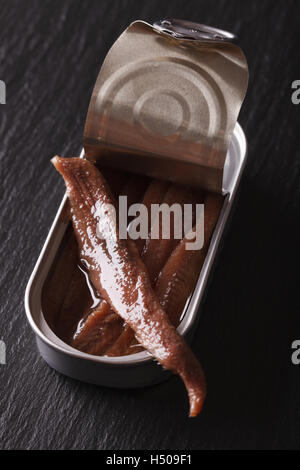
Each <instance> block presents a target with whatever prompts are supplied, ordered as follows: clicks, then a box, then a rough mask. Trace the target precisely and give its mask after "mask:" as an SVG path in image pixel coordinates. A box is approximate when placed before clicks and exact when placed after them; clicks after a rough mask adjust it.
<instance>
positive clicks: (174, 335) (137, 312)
mask: <svg viewBox="0 0 300 470" xmlns="http://www.w3.org/2000/svg"><path fill="white" fill-rule="evenodd" d="M52 162H53V164H54V166H55V167H56V169H57V170H58V171H59V173H60V174H61V175H62V177H63V178H64V180H65V183H66V187H67V194H68V197H69V200H70V203H71V218H72V222H73V227H74V231H75V234H76V237H77V242H78V245H79V250H80V258H81V261H82V262H83V263H84V264H85V266H86V268H87V270H88V272H89V277H90V280H91V282H92V284H93V285H94V287H95V289H96V290H97V292H99V293H100V295H101V296H102V297H103V299H104V300H106V301H107V302H108V303H109V304H110V306H111V307H112V309H113V310H114V311H115V312H116V313H118V315H119V316H120V317H122V318H123V320H124V321H126V322H127V324H128V325H129V326H130V327H131V328H132V329H133V330H134V331H135V335H136V338H137V340H138V341H139V342H140V344H141V345H143V346H144V347H145V348H146V349H147V350H148V351H150V352H151V353H152V354H153V356H154V357H155V358H156V359H157V360H158V362H159V363H160V364H161V365H162V366H163V367H164V368H166V369H169V370H171V371H173V372H174V373H177V374H178V375H179V376H180V377H181V378H182V380H183V382H184V383H185V386H186V389H187V392H188V396H189V401H190V416H196V415H197V414H198V413H199V412H200V411H201V409H202V406H203V402H204V399H205V395H206V383H205V377H204V373H203V370H202V367H201V365H200V363H199V362H198V360H197V358H196V357H195V355H194V354H193V352H192V351H191V349H190V348H189V347H188V345H187V344H186V343H185V341H184V340H183V338H182V337H181V336H180V335H179V334H178V332H177V331H176V329H175V328H174V326H173V325H172V324H171V322H170V321H169V319H168V317H167V315H166V313H165V311H164V310H163V309H162V307H161V305H160V303H159V300H158V298H157V296H156V294H155V293H154V291H153V290H152V287H151V282H150V279H149V276H148V273H147V270H146V268H145V265H144V264H143V262H142V260H141V258H140V255H139V252H138V249H137V247H136V246H135V244H134V243H133V242H132V241H131V240H129V239H121V238H120V236H119V232H118V224H117V220H116V218H115V217H114V216H113V215H114V213H113V210H112V207H113V206H114V205H115V201H114V199H113V196H112V195H111V191H110V189H109V187H108V185H107V183H106V181H105V180H104V178H103V176H102V175H101V173H100V172H99V171H98V170H97V169H96V168H95V167H94V166H93V164H92V163H90V162H88V161H87V160H83V159H79V158H68V159H65V158H59V157H55V158H54V159H53V160H52ZM99 222H100V223H99Z"/></svg>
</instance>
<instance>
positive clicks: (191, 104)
mask: <svg viewBox="0 0 300 470" xmlns="http://www.w3.org/2000/svg"><path fill="white" fill-rule="evenodd" d="M233 39H234V36H233V35H231V34H230V33H227V32H225V31H222V30H217V29H215V28H211V27H208V26H204V25H198V24H195V23H191V22H186V21H182V20H162V21H160V22H157V23H155V24H154V25H153V26H152V25H150V24H148V23H145V22H143V21H135V22H134V23H132V24H131V25H130V26H129V27H128V28H127V29H126V30H125V31H124V32H123V33H122V34H121V36H120V37H119V38H118V39H117V41H116V42H115V43H114V45H113V46H112V48H111V49H110V51H109V52H108V54H107V56H106V58H105V60H104V63H103V65H102V68H101V70H100V73H99V75H98V78H97V81H96V85H95V88H94V91H93V94H92V98H91V102H90V106H89V110H88V115H87V120H86V126H85V132H84V147H85V152H86V155H87V158H90V159H92V160H99V159H100V161H101V164H102V165H103V166H109V167H112V168H119V169H123V170H127V171H133V172H136V173H141V174H147V175H149V176H151V177H155V178H160V179H167V180H170V181H176V182H179V183H183V184H190V185H193V186H197V187H199V186H200V187H202V188H203V189H207V190H210V191H216V192H221V191H222V182H223V169H224V164H225V158H226V153H227V149H228V145H229V142H230V138H231V135H232V132H233V129H234V127H235V124H236V121H237V117H238V113H239V111H240V107H241V105H242V102H243V99H244V96H245V93H246V89H247V84H248V67H247V62H246V59H245V56H244V54H243V52H242V50H241V49H240V48H239V47H238V46H236V45H235V44H232V43H231V42H230V41H231V40H233Z"/></svg>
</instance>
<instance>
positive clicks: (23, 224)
mask: <svg viewBox="0 0 300 470" xmlns="http://www.w3.org/2000/svg"><path fill="white" fill-rule="evenodd" d="M162 17H179V18H180V17H181V18H186V19H193V20H195V21H200V22H203V23H207V24H213V25H216V26H219V27H223V28H225V29H229V30H233V31H235V32H236V33H237V34H238V35H239V38H240V44H241V45H242V47H243V48H244V50H245V52H246V55H247V57H248V60H249V66H250V72H251V75H250V86H249V92H248V95H247V99H246V102H245V105H244V107H243V111H242V113H241V116H240V122H241V123H242V125H243V126H244V128H245V130H246V133H247V136H248V140H249V161H248V164H247V168H246V171H245V175H244V177H243V180H242V184H241V191H240V199H239V202H238V205H237V209H236V212H235V215H234V218H233V220H232V225H231V229H230V231H229V233H228V236H227V239H226V242H225V246H224V250H223V252H222V254H221V257H220V259H219V263H218V266H217V269H216V271H215V275H214V278H213V281H212V283H211V285H210V287H209V290H208V295H207V300H206V303H205V305H204V307H203V315H202V317H201V321H200V326H199V329H198V332H197V334H196V338H195V341H194V349H195V351H196V353H197V355H198V356H199V357H200V358H201V361H202V363H203V365H204V368H205V370H206V373H207V379H208V386H209V394H208V399H207V403H206V406H205V410H204V412H203V414H202V415H201V416H200V417H199V418H197V419H194V420H191V419H189V418H188V417H187V399H186V396H185V392H184V388H183V386H182V384H181V383H180V381H179V379H177V378H175V377H174V378H172V379H171V380H169V381H168V382H166V383H164V384H162V385H158V386H155V387H150V388H145V389H143V390H127V391H123V390H121V391H120V390H113V389H105V388H101V387H96V386H92V385H86V384H83V383H79V382H76V381H74V380H71V379H68V378H66V377H63V376H61V375H59V374H58V373H56V372H54V371H53V370H51V369H50V368H49V367H48V366H47V365H46V364H45V363H44V362H43V360H42V359H41V358H40V357H39V355H38V353H37V351H36V347H35V340H34V335H33V333H32V331H31V329H30V327H29V325H28V324H27V321H26V318H25V312H24V307H23V296H24V290H25V287H26V283H27V280H28V278H29V276H30V273H31V271H32V269H33V266H34V263H35V261H36V259H37V256H38V254H39V252H40V249H41V247H42V245H43V242H44V240H45V237H46V235H47V231H48V230H49V227H50V224H51V221H52V220H53V217H54V215H55V213H56V210H57V207H58V204H59V202H60V200H61V197H62V195H63V191H64V190H63V184H62V182H61V181H60V179H59V178H58V176H57V174H56V173H55V171H54V170H53V168H52V167H51V166H50V165H49V159H50V157H51V156H53V155H54V154H56V153H59V154H62V155H76V154H77V153H78V151H79V149H80V146H81V136H82V132H83V125H84V120H85V113H86V110H87V106H88V103H89V98H90V94H91V91H92V87H93V84H94V81H95V79H96V76H97V72H98V69H99V67H100V64H101V62H102V60H103V58H104V57H105V54H106V52H107V50H108V47H109V46H110V45H111V44H112V42H113V40H114V39H116V38H117V36H118V35H119V34H120V33H121V32H122V30H123V29H124V28H125V27H126V26H127V25H128V24H129V23H130V22H131V21H132V20H134V19H145V20H148V21H153V20H155V19H158V18H162ZM299 18H300V4H299V2H297V1H294V2H293V1H285V2H279V1H268V0H263V1H261V0H260V1H256V0H252V1H247V2H241V1H238V0H237V1H235V0H229V1H228V0H226V1H225V0H220V1H213V0H209V1H208V0H197V1H180V0H177V1H172V2H162V1H161V0H151V2H150V1H147V2H146V1H145V0H144V1H133V0H127V1H126V0H122V1H117V0H113V1H104V0H102V1H93V0H89V1H56V0H51V1H50V0H43V1H41V0H36V1H35V0H26V1H25V0H9V1H1V2H0V61H1V62H0V79H1V80H4V81H5V82H6V85H7V104H6V105H0V136H1V144H0V157H1V190H2V191H1V193H2V198H1V211H0V216H1V244H0V250H1V317H0V339H2V340H3V341H5V343H6V345H7V364H6V365H5V366H4V365H0V375H1V383H0V387H1V393H0V447H1V448H3V449H12V448H17V449H254V448H257V449H262V448H263V449H266V448H267V449H269V448H272V449H280V448H285V449H286V448H289V449H295V448H299V447H300V445H299V444H300V414H299V409H300V366H299V367H298V368H297V367H296V366H293V365H292V364H291V360H290V355H291V342H292V341H293V340H294V339H298V338H300V317H299V302H298V296H299V288H298V279H299V274H298V273H297V270H296V268H298V259H297V253H298V252H299V250H298V240H299V230H298V228H297V226H296V222H297V219H298V217H299V202H300V182H299V157H300V151H299V124H300V122H299V117H300V107H299V108H297V106H294V105H292V104H291V99H290V95H291V82H292V81H293V80H295V79H297V78H298V79H299V78H300V70H299V44H298V41H297V38H298V31H299V27H300V20H299Z"/></svg>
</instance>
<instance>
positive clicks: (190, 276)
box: [155, 193, 223, 326]
mask: <svg viewBox="0 0 300 470" xmlns="http://www.w3.org/2000/svg"><path fill="white" fill-rule="evenodd" d="M222 203H223V199H222V196H219V195H217V194H211V193H209V194H208V195H207V196H206V198H205V203H204V206H205V209H204V246H203V248H202V249H201V250H188V249H187V248H186V244H187V243H189V242H190V241H191V238H190V237H189V234H188V235H187V237H185V238H184V239H183V240H181V242H180V243H179V244H178V245H177V247H176V248H175V250H174V251H173V253H172V254H171V256H170V258H169V259H168V261H167V262H166V264H165V266H164V267H163V269H162V271H161V273H160V275H159V277H158V280H157V283H156V286H155V292H156V294H157V296H158V299H159V301H160V304H161V306H162V307H163V308H164V310H165V311H166V313H167V315H168V317H169V319H170V320H171V322H172V323H173V325H175V326H178V324H179V321H180V316H181V314H182V312H183V309H184V306H185V303H186V301H187V299H188V297H189V295H190V294H191V292H192V290H193V288H194V286H195V284H196V281H197V278H198V275H199V272H200V269H201V267H202V265H203V263H204V260H205V256H206V252H207V249H208V245H209V241H210V238H211V235H212V232H213V229H214V227H215V224H216V222H217V220H218V217H219V214H220V210H221V207H222ZM195 230H196V227H194V228H193V232H194V233H195Z"/></svg>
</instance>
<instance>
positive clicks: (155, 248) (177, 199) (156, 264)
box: [142, 183, 199, 284]
mask: <svg viewBox="0 0 300 470" xmlns="http://www.w3.org/2000/svg"><path fill="white" fill-rule="evenodd" d="M153 184H154V183H153ZM153 196H154V195H153ZM197 196H198V197H197V198H196V197H195V194H194V193H193V192H192V191H191V190H190V189H187V188H185V187H183V186H179V185H176V184H171V185H170V187H169V188H168V190H167V192H166V193H165V196H164V198H163V200H162V201H160V203H161V202H162V204H166V205H167V207H168V208H171V207H172V206H173V205H177V207H178V208H180V210H181V211H182V210H183V209H184V204H195V200H197V201H198V202H199V195H197ZM153 204H154V202H153V201H152V205H153ZM173 207H175V206H173ZM181 214H182V212H181ZM181 214H180V215H181ZM170 215H171V217H170V234H168V235H169V236H168V237H167V238H164V235H163V224H162V218H161V216H160V215H158V216H157V217H156V218H155V220H153V221H151V222H152V226H151V232H150V238H149V240H147V241H146V243H145V245H144V248H143V250H142V260H143V262H144V263H145V265H146V266H147V270H148V272H149V276H150V280H151V283H152V284H155V282H156V279H157V276H158V275H159V273H160V270H161V269H162V267H163V266H164V264H165V263H166V261H167V259H168V258H169V256H170V254H171V252H172V251H173V249H174V248H175V246H176V245H177V244H178V243H179V240H180V239H178V238H177V239H176V238H175V234H174V221H175V216H174V214H173V213H172V212H171V213H170ZM177 223H178V222H177ZM180 225H181V229H183V226H182V217H180ZM155 232H157V234H158V238H155V236H156V235H154V234H155Z"/></svg>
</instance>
